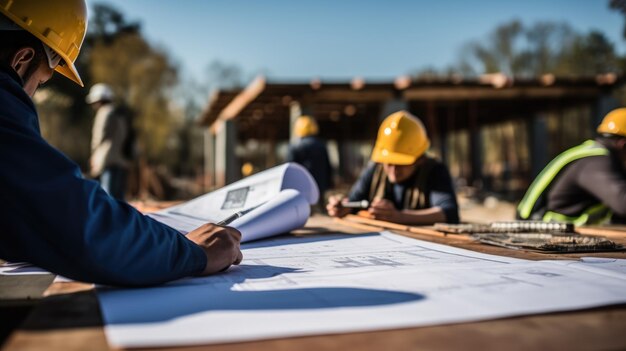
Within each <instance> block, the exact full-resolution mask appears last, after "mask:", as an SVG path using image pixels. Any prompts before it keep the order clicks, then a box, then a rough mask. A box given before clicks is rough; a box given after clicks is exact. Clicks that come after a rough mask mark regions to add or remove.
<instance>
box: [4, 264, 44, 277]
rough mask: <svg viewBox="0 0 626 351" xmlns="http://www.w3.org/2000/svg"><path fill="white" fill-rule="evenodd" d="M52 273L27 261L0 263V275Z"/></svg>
mask: <svg viewBox="0 0 626 351" xmlns="http://www.w3.org/2000/svg"><path fill="white" fill-rule="evenodd" d="M38 274H52V273H50V272H48V271H46V270H43V269H41V268H39V267H37V266H33V265H32V264H30V263H28V262H5V263H4V264H2V265H0V275H38Z"/></svg>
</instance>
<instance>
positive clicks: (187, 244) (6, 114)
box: [0, 0, 242, 286]
mask: <svg viewBox="0 0 626 351" xmlns="http://www.w3.org/2000/svg"><path fill="white" fill-rule="evenodd" d="M86 29H87V10H86V4H85V2H84V0H46V1H40V0H19V1H13V2H10V1H9V2H7V1H1V3H0V223H2V227H3V228H2V230H1V231H0V258H1V259H5V260H9V261H27V262H30V263H32V264H35V265H37V266H39V267H41V268H44V269H46V270H49V271H51V272H53V273H57V274H61V275H63V276H66V277H68V278H72V279H76V280H80V281H86V282H95V283H101V284H113V285H135V286H136V285H151V284H159V283H163V282H167V281H170V280H174V279H178V278H182V277H185V276H192V275H208V274H212V273H215V272H219V271H222V270H224V269H226V268H228V267H229V266H230V265H232V264H239V262H241V260H242V254H241V251H240V249H239V242H240V240H241V234H240V233H239V232H238V231H237V230H236V229H233V228H230V227H223V226H218V225H215V224H210V223H207V224H205V225H203V226H202V227H200V228H198V229H196V230H194V231H192V232H190V233H189V234H188V235H187V236H186V237H185V236H183V235H182V234H180V233H178V232H177V231H176V230H174V229H172V228H170V227H168V226H166V225H164V224H161V223H159V222H157V221H155V220H153V219H151V218H149V217H146V216H144V215H142V214H141V213H139V212H138V211H137V210H135V209H134V208H133V207H131V206H129V205H128V204H126V203H124V202H121V201H117V200H115V199H114V198H112V197H110V196H109V195H108V194H107V193H106V192H105V191H104V190H103V189H102V188H101V187H100V186H99V185H98V183H96V182H95V181H91V180H86V179H84V178H82V176H81V172H80V169H79V167H78V166H77V165H76V164H75V163H74V162H72V161H71V160H70V159H69V158H67V157H66V156H65V155H63V154H62V153H61V152H60V151H58V150H57V149H55V148H53V147H52V146H50V145H49V144H48V143H47V142H46V141H45V140H44V139H43V138H42V136H41V133H40V130H39V118H38V115H37V111H36V109H35V106H34V104H33V101H32V97H33V95H34V94H35V91H36V90H37V88H38V87H39V86H40V85H41V84H43V83H44V82H46V81H47V80H48V79H50V78H51V77H52V74H53V73H54V72H55V71H56V72H58V73H60V74H61V75H63V76H65V77H67V78H69V79H71V80H73V81H74V82H76V83H78V84H80V85H81V86H82V85H83V84H82V81H81V79H80V76H79V75H78V72H77V71H76V68H75V67H74V62H75V60H76V58H77V56H78V53H79V51H80V47H81V45H82V42H83V39H84V36H85V31H86Z"/></svg>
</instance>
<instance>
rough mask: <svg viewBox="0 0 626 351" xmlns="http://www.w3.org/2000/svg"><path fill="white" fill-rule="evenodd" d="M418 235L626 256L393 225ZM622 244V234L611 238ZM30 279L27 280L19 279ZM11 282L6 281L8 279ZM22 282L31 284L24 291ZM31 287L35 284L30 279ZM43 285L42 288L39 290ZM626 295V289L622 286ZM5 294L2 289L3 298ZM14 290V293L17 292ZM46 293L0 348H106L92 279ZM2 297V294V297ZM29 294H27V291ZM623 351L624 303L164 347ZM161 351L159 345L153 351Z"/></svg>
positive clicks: (331, 227)
mask: <svg viewBox="0 0 626 351" xmlns="http://www.w3.org/2000/svg"><path fill="white" fill-rule="evenodd" d="M375 229H377V227H375V226H371V225H364V224H359V225H356V226H350V225H347V223H345V222H342V221H337V220H333V219H330V218H328V217H324V216H315V217H312V218H311V219H310V220H309V222H308V223H307V226H306V228H304V229H303V230H299V231H296V232H294V233H293V234H292V235H310V234H321V235H323V234H324V233H329V232H343V233H353V234H358V233H364V232H368V231H371V230H375ZM399 233H400V234H404V235H407V236H410V237H414V238H417V239H423V240H428V241H433V242H438V243H445V244H448V245H452V246H456V247H461V248H465V249H469V250H474V251H479V252H484V253H488V254H495V255H503V256H511V257H518V258H525V259H533V260H537V259H566V258H568V259H571V258H573V257H581V256H601V257H616V258H626V253H625V252H613V253H600V254H590V253H586V254H558V255H557V254H541V253H536V252H528V251H522V250H509V249H505V248H499V247H492V246H486V245H482V244H478V243H475V242H472V241H468V240H465V239H463V238H461V237H454V236H448V237H446V236H442V235H437V233H432V232H429V231H428V230H426V231H424V233H423V234H419V233H408V232H403V231H399ZM612 239H613V240H615V241H617V242H620V243H622V244H626V239H623V238H612ZM32 277H33V276H30V277H26V276H23V277H21V283H17V281H16V280H15V279H13V282H12V283H10V282H8V283H7V281H5V283H3V279H2V278H4V277H0V287H2V289H3V290H5V289H9V290H11V291H13V292H14V293H16V292H19V291H22V292H23V291H25V290H29V289H30V290H29V291H30V293H31V294H32V293H33V291H38V290H37V289H34V290H33V287H32V284H35V283H33V282H34V281H33V280H30V279H39V280H38V281H37V282H36V283H37V284H39V285H40V287H41V286H43V285H44V284H49V283H50V279H49V278H48V281H47V282H46V281H45V279H43V278H32ZM28 281H30V282H31V283H32V284H30V285H29V284H27V283H25V282H28ZM11 284H12V285H11ZM20 284H22V285H23V286H24V284H25V286H30V288H28V289H23V286H22V287H20ZM35 285H36V284H35ZM40 290H41V288H40ZM624 293H625V294H626V292H624ZM6 294H8V293H5V296H6ZM18 295H19V294H18ZM45 295H47V296H46V297H45V298H43V299H41V300H40V301H39V302H38V303H37V305H36V306H35V307H34V308H33V310H32V312H31V313H30V315H29V316H28V317H27V318H26V320H25V321H24V323H23V324H22V325H21V326H20V327H19V328H18V330H16V331H15V332H14V333H13V334H12V335H11V336H10V337H9V339H8V340H7V342H6V343H5V344H4V346H3V350H110V348H109V346H108V344H107V342H106V338H105V335H104V331H103V328H102V325H103V324H102V316H101V314H100V309H99V305H98V301H97V298H96V294H95V292H94V290H93V289H92V287H91V285H88V284H81V283H54V284H52V285H50V287H48V289H47V290H46V293H45ZM1 298H2V295H0V299H1ZM31 299H32V297H31ZM416 349H420V350H467V349H481V350H503V349H506V350H529V349H541V350H607V349H610V350H626V305H618V306H609V307H605V308H595V309H589V310H582V311H574V312H563V313H550V314H542V315H532V316H525V317H514V318H505V319H498V320H491V321H485V322H474V323H461V324H453V325H443V326H435V327H420V328H408V329H400V330H391V331H376V332H362V333H348V334H341V335H332V336H328V335H321V336H306V337H297V338H285V339H275V340H265V341H256V342H245V343H236V344H222V345H209V346H203V347H181V348H169V349H167V350H232V351H236V350H237V351H239V350H255V351H264V350H273V351H280V350H316V351H319V350H416ZM159 350H164V349H159Z"/></svg>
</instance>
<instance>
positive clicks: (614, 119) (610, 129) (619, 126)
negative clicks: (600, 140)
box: [597, 107, 626, 137]
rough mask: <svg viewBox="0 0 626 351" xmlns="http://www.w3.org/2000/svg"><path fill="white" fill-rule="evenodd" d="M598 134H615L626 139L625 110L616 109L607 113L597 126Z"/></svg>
mask: <svg viewBox="0 0 626 351" xmlns="http://www.w3.org/2000/svg"><path fill="white" fill-rule="evenodd" d="M597 132H598V133H601V134H615V135H621V136H623V137H626V108H624V107H622V108H618V109H615V110H613V111H611V112H609V113H608V114H607V115H606V116H604V119H603V120H602V123H600V125H599V126H598V129H597Z"/></svg>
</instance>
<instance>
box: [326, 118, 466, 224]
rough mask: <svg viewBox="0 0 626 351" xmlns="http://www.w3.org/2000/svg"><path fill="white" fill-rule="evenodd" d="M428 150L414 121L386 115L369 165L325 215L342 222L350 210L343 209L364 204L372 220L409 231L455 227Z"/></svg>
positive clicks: (449, 197) (450, 194) (447, 186)
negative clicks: (438, 225)
mask: <svg viewBox="0 0 626 351" xmlns="http://www.w3.org/2000/svg"><path fill="white" fill-rule="evenodd" d="M429 147H430V140H429V139H428V136H427V134H426V129H425V128H424V125H423V124H422V122H421V121H420V120H419V119H418V118H417V117H415V116H413V115H412V114H410V113H409V112H407V111H399V112H395V113H393V114H391V115H389V116H388V117H387V118H386V119H385V120H384V121H383V122H382V124H381V126H380V128H379V130H378V137H377V139H376V144H375V146H374V150H373V151H372V157H371V161H372V162H370V164H369V165H368V166H367V168H366V169H365V170H364V171H363V173H362V174H361V176H360V177H359V179H358V180H357V182H356V184H354V186H353V187H352V190H351V191H350V194H349V196H348V198H342V197H341V196H332V197H331V198H330V199H329V201H328V204H327V206H326V210H327V211H328V214H329V215H330V216H333V217H343V216H345V215H347V214H349V213H352V212H354V209H352V208H347V207H344V206H343V205H342V204H346V205H347V202H358V201H363V200H367V201H368V203H369V208H368V209H367V211H368V212H369V216H371V217H372V218H374V219H378V220H383V221H388V222H395V223H402V224H409V225H428V224H433V223H437V222H447V223H458V222H459V213H458V212H459V210H458V204H457V201H456V194H455V192H454V188H453V185H452V178H451V176H450V172H449V171H448V169H447V168H446V166H445V165H444V164H443V163H441V162H439V161H437V160H435V159H433V158H431V157H429V156H428V155H426V150H428V148H429Z"/></svg>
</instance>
